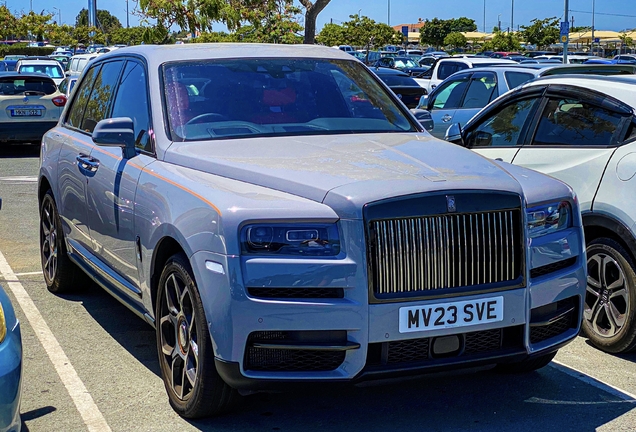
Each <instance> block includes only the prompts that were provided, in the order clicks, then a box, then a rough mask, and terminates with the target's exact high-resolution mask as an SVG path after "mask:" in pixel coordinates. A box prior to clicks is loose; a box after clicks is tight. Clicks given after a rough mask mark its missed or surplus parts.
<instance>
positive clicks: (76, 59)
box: [66, 53, 101, 75]
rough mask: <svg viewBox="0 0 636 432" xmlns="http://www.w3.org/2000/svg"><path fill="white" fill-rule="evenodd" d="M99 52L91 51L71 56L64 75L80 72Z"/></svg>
mask: <svg viewBox="0 0 636 432" xmlns="http://www.w3.org/2000/svg"><path fill="white" fill-rule="evenodd" d="M100 55H101V54H97V53H91V54H78V55H74V56H73V57H71V60H70V61H69V64H68V69H67V70H66V75H75V74H80V73H82V71H83V70H84V68H85V67H86V65H87V64H88V63H89V62H90V61H91V60H93V59H95V58H97V57H98V56H100Z"/></svg>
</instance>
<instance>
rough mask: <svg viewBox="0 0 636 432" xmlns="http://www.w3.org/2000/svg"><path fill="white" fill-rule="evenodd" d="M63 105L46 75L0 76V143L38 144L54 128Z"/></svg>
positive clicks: (62, 99) (61, 98)
mask: <svg viewBox="0 0 636 432" xmlns="http://www.w3.org/2000/svg"><path fill="white" fill-rule="evenodd" d="M65 103H66V97H65V96H64V95H63V94H62V93H60V92H59V91H58V90H57V86H56V85H55V82H53V80H52V79H51V78H50V77H48V76H47V75H44V74H40V73H28V72H24V73H18V72H0V142H32V143H39V142H40V140H41V139H42V135H44V133H45V132H46V131H47V130H49V129H51V128H52V127H54V126H55V125H56V124H57V121H58V120H59V118H60V114H62V110H63V108H64V105H65Z"/></svg>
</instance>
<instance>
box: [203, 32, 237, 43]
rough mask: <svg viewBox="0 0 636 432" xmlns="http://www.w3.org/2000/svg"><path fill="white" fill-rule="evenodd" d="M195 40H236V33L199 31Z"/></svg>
mask: <svg viewBox="0 0 636 432" xmlns="http://www.w3.org/2000/svg"><path fill="white" fill-rule="evenodd" d="M196 41H197V42H238V39H237V35H236V33H225V32H209V33H207V32H206V33H201V35H200V36H199V37H197V39H196Z"/></svg>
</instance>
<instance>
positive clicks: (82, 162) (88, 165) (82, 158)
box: [75, 154, 99, 172]
mask: <svg viewBox="0 0 636 432" xmlns="http://www.w3.org/2000/svg"><path fill="white" fill-rule="evenodd" d="M75 159H76V160H77V164H78V165H79V167H80V168H82V169H83V170H86V171H90V172H95V171H97V168H99V160H97V159H95V158H94V157H91V156H88V155H85V154H79V155H77V157H76V158H75Z"/></svg>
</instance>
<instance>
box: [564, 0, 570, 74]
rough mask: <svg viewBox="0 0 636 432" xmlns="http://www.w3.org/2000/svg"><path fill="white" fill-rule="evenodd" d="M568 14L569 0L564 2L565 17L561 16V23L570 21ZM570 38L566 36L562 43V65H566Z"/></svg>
mask: <svg viewBox="0 0 636 432" xmlns="http://www.w3.org/2000/svg"><path fill="white" fill-rule="evenodd" d="M569 12H570V2H569V0H565V15H563V21H565V22H568V21H569V20H570V19H569V18H568V14H569ZM569 39H570V36H569V35H568V36H567V37H566V39H565V42H564V43H563V64H568V42H569Z"/></svg>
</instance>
